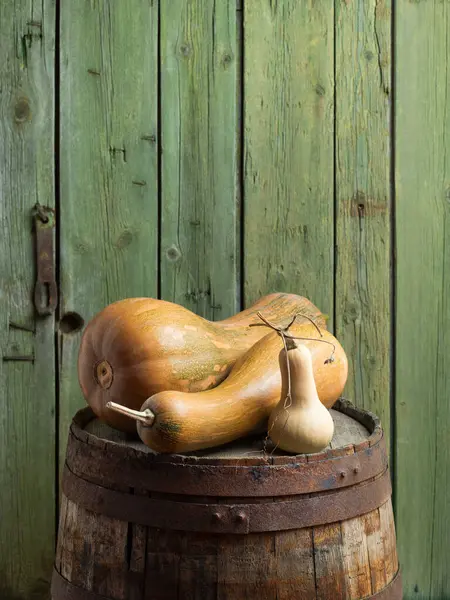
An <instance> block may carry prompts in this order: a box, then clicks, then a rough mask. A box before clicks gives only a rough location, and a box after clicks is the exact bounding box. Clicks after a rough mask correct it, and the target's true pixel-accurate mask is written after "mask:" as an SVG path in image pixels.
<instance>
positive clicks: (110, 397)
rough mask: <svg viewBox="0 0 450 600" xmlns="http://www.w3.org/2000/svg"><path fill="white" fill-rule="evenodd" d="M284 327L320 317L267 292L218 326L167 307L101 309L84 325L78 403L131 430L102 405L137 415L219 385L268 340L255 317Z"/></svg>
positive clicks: (141, 302) (131, 304)
mask: <svg viewBox="0 0 450 600" xmlns="http://www.w3.org/2000/svg"><path fill="white" fill-rule="evenodd" d="M258 311H261V312H262V313H263V314H264V315H265V316H266V317H267V318H269V319H271V320H273V321H275V322H277V323H286V322H287V321H289V318H290V317H292V316H293V315H294V314H296V313H301V314H305V315H307V316H309V317H311V318H314V319H315V321H316V322H317V324H318V325H319V326H320V327H322V328H325V319H324V317H323V315H321V313H320V311H319V309H318V308H317V307H316V306H314V304H312V303H311V302H310V301H309V300H307V299H306V298H303V297H301V296H296V295H294V294H282V293H276V294H270V295H268V296H265V297H264V298H261V299H260V300H259V301H258V302H257V303H256V304H255V305H253V306H252V307H250V308H249V309H247V310H245V311H243V312H241V313H239V314H237V315H235V316H233V317H231V318H229V319H226V320H224V321H219V322H211V321H207V320H206V319H203V318H201V317H199V316H197V315H195V314H194V313H192V312H191V311H189V310H187V309H185V308H183V307H181V306H178V305H177V304H174V303H172V302H165V301H163V300H155V299H153V298H129V299H126V300H120V301H118V302H115V303H113V304H110V305H109V306H107V307H106V308H105V309H104V310H102V311H101V312H100V313H99V314H98V315H96V316H95V317H94V318H93V319H92V321H90V322H89V324H88V325H87V327H86V329H85V331H84V333H83V336H82V340H81V345H80V350H79V357H78V378H79V382H80V386H81V389H82V391H83V394H84V397H85V399H86V400H87V402H88V403H89V405H90V406H91V407H92V409H93V411H94V412H95V413H96V415H97V416H98V417H100V418H101V419H103V420H104V421H106V422H107V423H108V424H109V425H111V426H112V427H115V428H117V429H122V430H124V431H133V430H134V432H135V431H136V428H135V425H134V424H133V423H132V422H131V421H130V420H129V419H126V418H124V417H123V416H122V415H118V414H117V413H114V412H113V411H110V410H108V411H106V410H105V405H106V403H107V402H108V401H115V402H119V403H122V404H124V405H126V406H128V407H129V408H132V409H139V408H140V407H141V405H142V403H143V402H144V400H145V399H146V398H148V397H149V396H152V395H154V394H156V393H158V392H161V391H164V390H179V391H183V392H199V391H202V390H206V389H209V388H213V387H215V386H216V385H218V384H219V383H220V382H221V381H223V379H225V377H226V376H227V375H228V373H229V372H230V369H231V367H232V366H233V364H234V363H235V362H236V360H237V359H238V358H239V357H240V356H242V354H244V353H245V352H246V351H247V350H248V349H249V348H250V347H251V346H252V345H253V344H254V343H255V342H257V341H258V340H259V339H261V338H262V337H263V336H265V335H266V334H267V328H266V327H264V326H261V327H251V326H250V325H251V324H255V323H258V324H261V325H262V323H261V321H260V319H259V317H258V316H257V312H258Z"/></svg>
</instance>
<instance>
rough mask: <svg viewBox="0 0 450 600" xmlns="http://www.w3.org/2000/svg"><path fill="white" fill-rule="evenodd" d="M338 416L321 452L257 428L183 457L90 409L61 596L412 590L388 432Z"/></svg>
mask: <svg viewBox="0 0 450 600" xmlns="http://www.w3.org/2000/svg"><path fill="white" fill-rule="evenodd" d="M332 414H333V419H334V421H335V429H336V431H335V436H334V438H333V442H332V443H331V445H330V448H328V449H326V450H325V451H324V452H321V453H319V454H310V455H299V456H292V455H286V454H284V453H282V452H278V451H273V449H271V448H270V446H268V444H267V442H266V441H264V440H263V439H260V438H255V437H253V438H250V439H246V440H243V441H240V442H239V443H235V444H231V445H228V446H225V447H223V448H221V449H219V450H216V451H210V452H197V453H195V454H194V453H192V454H189V455H183V456H181V455H157V454H154V453H153V452H151V451H150V450H149V449H148V448H146V447H145V446H144V445H143V444H141V443H140V442H138V441H136V440H134V439H130V438H129V437H127V436H126V434H121V433H119V432H116V431H114V430H112V429H110V428H108V427H107V426H105V425H104V424H102V423H101V422H99V421H98V420H97V419H95V418H94V415H93V413H92V412H91V411H90V409H85V410H82V411H80V412H79V413H78V414H77V415H76V417H75V419H74V421H73V424H72V426H71V430H70V434H69V443H68V448H67V456H66V465H65V470H64V476H63V496H62V505H61V514H60V525H59V535H58V548H57V555H56V562H55V570H54V576H53V583H52V595H53V600H101V599H105V598H106V599H108V600H144V599H145V600H162V599H167V600H172V599H174V600H175V599H177V600H218V599H220V600H241V599H244V598H245V599H250V600H251V599H257V600H296V599H301V600H308V599H310V598H311V599H313V598H314V599H316V598H321V599H323V600H328V599H329V600H340V599H344V598H345V599H346V600H353V599H357V598H374V599H378V600H380V599H385V600H386V599H389V600H394V599H399V598H401V597H402V589H401V581H400V576H399V569H398V561H397V552H396V539H395V529H394V520H393V514H392V506H391V484H390V478H389V471H388V467H387V456H386V450H385V444H384V440H383V433H382V429H381V427H380V424H379V422H378V419H377V418H376V417H375V416H374V415H372V414H371V413H368V412H364V411H360V410H357V409H355V408H354V407H353V406H352V405H351V404H350V403H349V402H346V401H342V400H341V401H339V402H338V403H337V404H336V405H335V407H334V410H333V411H332Z"/></svg>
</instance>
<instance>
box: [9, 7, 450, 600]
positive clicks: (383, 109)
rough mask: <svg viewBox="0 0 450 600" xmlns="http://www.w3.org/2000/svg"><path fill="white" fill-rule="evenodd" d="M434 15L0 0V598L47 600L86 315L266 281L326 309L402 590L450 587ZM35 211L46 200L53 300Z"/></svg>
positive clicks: (444, 112)
mask: <svg viewBox="0 0 450 600" xmlns="http://www.w3.org/2000/svg"><path fill="white" fill-rule="evenodd" d="M449 13H450V3H449V2H447V1H445V0H428V1H427V2H420V1H418V0H417V1H414V2H412V1H410V0H397V2H395V3H394V2H392V0H334V1H333V0H220V2H216V1H214V0H127V1H126V2H125V0H116V1H115V2H112V1H111V0H77V1H76V2H75V1H74V2H66V3H63V2H60V1H57V0H43V1H41V2H36V1H35V0H15V2H14V3H10V2H6V1H5V2H2V3H1V4H0V50H1V56H2V59H3V60H2V61H1V65H0V193H1V200H0V216H1V232H0V282H1V287H0V354H1V360H0V514H1V519H0V600H1V599H3V598H5V600H16V599H17V600H19V599H20V600H25V599H26V600H30V599H36V600H37V599H43V598H48V582H49V579H50V575H51V567H52V560H53V553H54V543H55V528H56V522H57V521H56V519H57V512H58V495H59V478H58V474H59V472H60V469H61V466H62V464H63V461H64V453H65V446H66V438H67V428H68V425H69V423H70V420H71V418H72V416H73V414H74V412H75V411H76V410H77V409H78V408H79V407H81V406H83V405H84V400H83V398H82V396H81V393H80V390H79V386H78V381H77V375H76V358H77V352H78V346H79V342H80V335H81V331H82V328H83V324H84V323H86V322H87V321H89V320H90V319H91V318H92V317H93V315H94V314H95V313H96V312H97V311H98V310H100V309H101V308H102V307H104V306H105V305H106V304H108V303H110V302H112V301H114V300H117V299H120V298H124V297H130V296H154V297H161V298H165V299H168V300H172V301H175V302H178V303H180V304H183V305H185V306H187V307H188V308H190V309H191V310H193V311H195V312H197V313H199V314H202V315H204V316H206V317H207V318H209V319H215V320H218V319H223V318H225V317H227V316H229V315H231V314H233V313H235V312H236V311H238V310H240V309H241V308H242V307H244V306H248V305H249V304H250V303H252V302H253V301H254V300H256V299H257V298H258V297H259V296H261V295H263V294H265V293H269V292H272V291H290V292H294V293H298V294H303V295H306V296H308V297H310V298H311V299H312V300H313V301H314V302H315V303H316V304H318V305H319V306H320V308H321V309H322V310H323V311H324V312H325V313H327V314H328V317H329V325H330V328H331V329H333V330H334V331H335V333H336V335H337V336H338V338H339V339H340V340H341V341H342V343H343V345H344V347H345V349H346V351H347V353H348V356H349V359H350V373H349V380H348V384H347V388H346V395H347V396H348V397H349V398H351V399H352V400H353V401H355V402H356V403H357V404H358V405H360V406H364V407H365V408H368V409H371V410H373V411H374V412H376V413H377V414H378V415H379V416H380V417H381V419H382V423H383V426H384V429H385V434H386V438H387V441H388V443H389V445H390V449H391V471H392V475H393V481H394V499H395V507H396V520H397V529H398V545H399V552H400V559H401V562H402V566H403V574H404V585H405V598H407V599H409V598H411V599H412V598H424V599H425V598H427V599H432V598H436V599H437V598H445V597H450V579H449V576H448V575H447V569H446V554H447V552H448V551H449V549H450V538H449V536H448V532H447V530H448V526H447V523H448V521H449V519H450V506H449V504H448V502H447V500H446V498H447V487H448V486H447V476H446V473H447V471H448V470H449V468H450V455H449V453H448V450H447V444H446V442H447V437H448V435H447V431H448V427H449V424H450V414H449V411H448V409H447V401H446V391H447V388H448V385H447V379H448V376H447V375H446V373H447V369H446V366H445V349H446V345H447V342H448V338H449V331H450V306H449V304H448V301H447V297H448V295H449V294H448V291H449V289H448V288H449V278H448V275H447V273H448V269H447V266H448V262H449V260H448V259H449V242H448V240H449V236H448V228H447V222H446V219H447V213H448V211H449V206H450V204H449V198H450V192H449V190H450V174H449V168H450V167H449V159H448V156H450V108H449V103H448V102H447V94H448V89H449V85H450V83H449V79H448V61H449V60H450V54H449V47H448V39H450V14H449ZM393 59H394V60H393ZM36 202H39V203H40V204H42V205H47V206H50V207H53V208H55V210H56V216H57V228H56V232H55V257H54V258H55V267H56V270H57V279H58V288H59V304H58V308H57V311H56V313H55V314H54V315H50V316H45V317H39V316H37V315H36V312H35V310H34V308H33V301H32V293H33V286H34V282H35V275H36V274H35V265H34V263H35V255H34V250H33V248H34V243H35V240H34V233H33V232H32V210H33V207H34V205H35V204H36ZM425 308H427V310H425ZM19 357H25V360H17V359H18V358H19Z"/></svg>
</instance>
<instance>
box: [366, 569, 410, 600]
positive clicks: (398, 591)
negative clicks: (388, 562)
mask: <svg viewBox="0 0 450 600" xmlns="http://www.w3.org/2000/svg"><path fill="white" fill-rule="evenodd" d="M402 598H403V586H402V576H401V573H400V570H398V572H397V575H396V576H395V577H394V579H393V580H392V581H391V583H390V584H389V585H387V586H386V587H385V588H383V589H382V590H380V591H379V592H377V593H376V594H373V596H368V597H367V598H366V599H365V600H402Z"/></svg>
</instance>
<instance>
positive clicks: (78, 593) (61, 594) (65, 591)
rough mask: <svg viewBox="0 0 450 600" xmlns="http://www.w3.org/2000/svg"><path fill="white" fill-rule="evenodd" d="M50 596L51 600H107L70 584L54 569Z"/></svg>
mask: <svg viewBox="0 0 450 600" xmlns="http://www.w3.org/2000/svg"><path fill="white" fill-rule="evenodd" d="M51 595H52V600H109V599H108V598H106V597H105V596H100V595H99V594H96V593H94V592H90V591H88V590H85V589H83V588H80V587H78V586H77V585H74V584H73V583H70V581H67V579H65V578H64V577H63V576H62V575H61V574H60V573H58V571H57V570H56V568H54V569H53V576H52V589H51Z"/></svg>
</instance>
